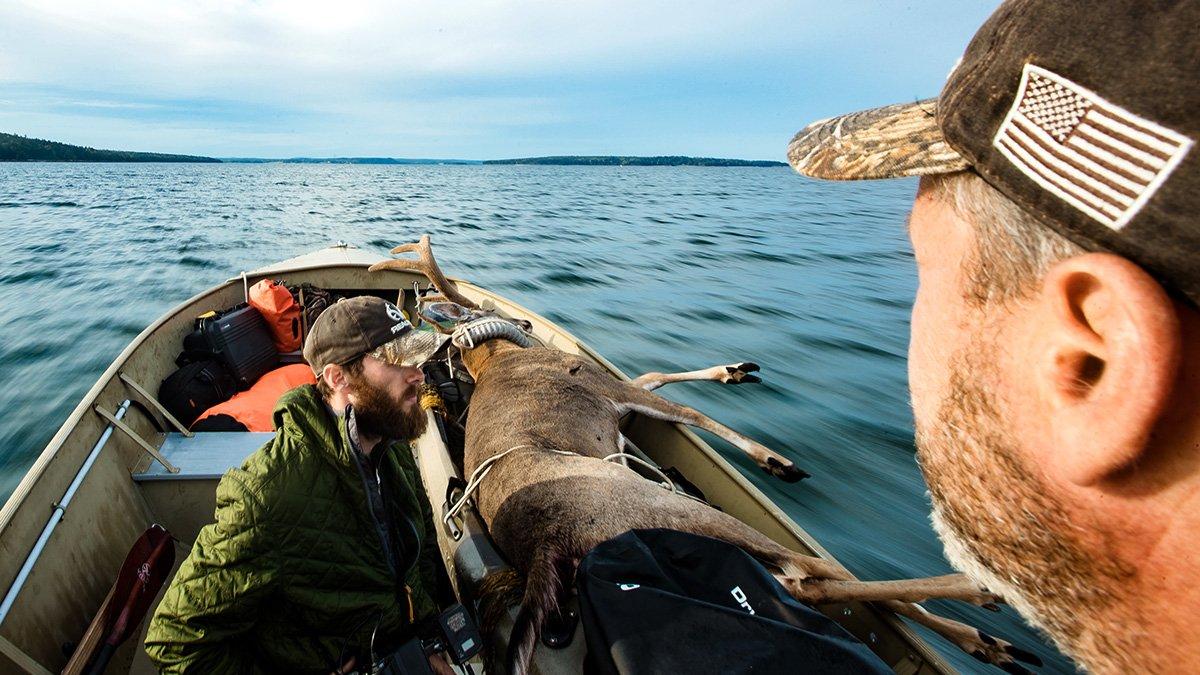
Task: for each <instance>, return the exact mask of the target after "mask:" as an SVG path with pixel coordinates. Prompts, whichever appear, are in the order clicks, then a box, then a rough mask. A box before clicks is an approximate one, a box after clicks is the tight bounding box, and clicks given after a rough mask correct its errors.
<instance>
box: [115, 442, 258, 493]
mask: <svg viewBox="0 0 1200 675" xmlns="http://www.w3.org/2000/svg"><path fill="white" fill-rule="evenodd" d="M274 436H275V432H273V431H261V432H260V431H202V432H198V433H195V434H192V435H191V436H190V437H189V436H184V435H183V434H181V433H177V432H172V433H169V434H167V438H166V440H165V441H163V444H162V447H160V448H159V449H158V451H159V452H160V453H162V455H163V457H165V458H166V459H167V461H168V462H170V463H172V464H174V465H175V466H177V467H179V473H171V472H169V471H167V470H166V469H165V468H163V465H162V464H159V463H158V462H151V464H150V466H149V467H148V468H147V469H146V470H145V471H144V472H142V473H135V474H133V480H135V481H137V482H139V483H145V482H151V481H167V480H218V479H220V478H221V476H223V475H225V472H226V471H228V470H229V469H232V468H234V467H238V466H241V465H242V462H243V461H245V459H246V457H247V456H248V455H250V453H252V452H254V451H255V450H257V449H259V448H261V447H262V446H263V445H264V444H265V443H266V442H267V441H269V440H271V439H272V438H273V437H274Z"/></svg>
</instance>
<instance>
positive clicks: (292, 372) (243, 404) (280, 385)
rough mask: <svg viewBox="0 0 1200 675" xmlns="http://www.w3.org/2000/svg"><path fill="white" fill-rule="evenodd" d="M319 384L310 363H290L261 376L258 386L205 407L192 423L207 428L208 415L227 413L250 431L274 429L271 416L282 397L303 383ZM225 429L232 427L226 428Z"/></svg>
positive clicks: (194, 425)
mask: <svg viewBox="0 0 1200 675" xmlns="http://www.w3.org/2000/svg"><path fill="white" fill-rule="evenodd" d="M316 383H317V378H316V377H315V376H314V375H313V371H312V368H310V367H309V366H308V364H305V363H293V364H292V365H290V366H283V367H282V368H276V369H275V370H272V371H271V372H269V373H267V374H266V375H263V376H262V377H260V378H258V381H257V382H255V383H254V386H252V387H250V388H249V389H247V390H246V391H242V392H238V393H236V394H234V395H233V398H231V399H229V400H228V401H225V402H224V403H218V404H216V405H214V406H213V407H211V408H209V409H208V410H205V411H204V412H203V413H202V414H201V415H200V417H199V418H197V419H196V421H195V422H193V423H192V428H193V429H195V430H198V431H204V430H205V429H204V427H205V425H202V424H201V422H202V421H203V420H204V419H205V418H211V417H215V416H217V415H225V416H226V417H230V418H232V419H233V420H234V421H235V422H237V425H239V426H242V427H245V428H246V431H274V430H275V425H274V422H273V420H272V419H271V413H272V411H274V410H275V404H276V403H277V402H278V401H279V397H281V396H283V395H284V394H285V393H287V392H288V391H290V390H292V389H295V388H296V387H299V386H301V385H304V384H316ZM210 424H211V421H210ZM222 430H225V431H228V430H230V429H229V428H228V427H222Z"/></svg>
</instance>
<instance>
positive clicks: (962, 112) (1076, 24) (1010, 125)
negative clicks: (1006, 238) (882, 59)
mask: <svg viewBox="0 0 1200 675" xmlns="http://www.w3.org/2000/svg"><path fill="white" fill-rule="evenodd" d="M1196 26H1200V0H1181V1H1179V2H1171V3H1147V2H1144V0H1107V1H1106V2H1102V3H1092V2H1081V1H1078V0H1008V1H1007V2H1004V3H1003V4H1002V5H1001V6H1000V7H999V8H998V9H997V10H996V12H995V13H994V14H992V16H991V17H989V18H988V20H987V21H986V22H985V23H984V25H983V26H982V27H981V28H980V29H979V32H978V33H976V34H975V37H974V38H973V39H972V40H971V43H970V45H969V46H968V47H967V50H966V52H965V53H964V54H963V57H962V59H961V60H960V62H959V64H958V65H957V66H956V67H955V68H954V70H953V71H952V72H951V74H950V76H949V78H948V79H947V81H946V85H945V87H944V88H943V89H942V92H941V95H940V96H939V97H938V98H937V99H929V100H925V101H917V102H914V103H907V104H901V105H892V106H887V107H884V108H877V109H875V110H868V111H865V112H858V113H852V114H849V115H843V116H841V117H835V118H831V119H827V120H822V121H820V122H815V123H813V124H810V125H809V126H807V127H805V128H804V129H803V130H802V131H800V132H799V133H798V134H796V136H795V138H793V139H792V141H791V144H790V145H789V146H788V160H789V161H790V163H791V164H792V166H793V167H794V168H795V169H796V171H798V172H800V173H802V174H804V175H807V176H812V177H814V178H825V179H834V180H851V179H861V178H892V177H899V176H919V175H927V174H942V173H949V172H953V171H959V170H963V169H968V168H969V169H971V170H972V171H974V172H976V173H977V174H979V175H980V176H981V177H982V178H983V179H984V180H986V181H987V182H988V183H989V184H991V185H992V186H993V187H995V188H996V189H997V190H999V191H1000V192H1001V193H1003V194H1004V195H1005V196H1006V197H1008V198H1009V199H1011V200H1012V201H1013V202H1015V203H1016V204H1017V205H1019V206H1020V207H1021V208H1023V209H1024V210H1025V211H1027V212H1028V213H1030V214H1031V215H1033V216H1034V217H1035V218H1037V219H1038V220H1039V221H1041V222H1042V223H1043V224H1045V225H1046V226H1048V227H1050V228H1052V229H1054V230H1056V231H1058V232H1059V233H1061V234H1062V235H1063V236H1065V237H1067V238H1068V239H1071V240H1073V241H1075V242H1077V243H1079V244H1081V245H1083V246H1085V247H1087V248H1092V249H1097V248H1098V249H1103V250H1109V251H1112V252H1115V253H1118V254H1119V255H1122V256H1124V257H1126V258H1129V259H1130V260H1133V261H1135V262H1137V263H1138V264H1139V265H1141V266H1142V267H1144V268H1145V269H1146V270H1147V271H1149V272H1151V273H1153V274H1154V275H1155V276H1156V277H1158V279H1159V280H1160V281H1161V282H1162V283H1163V284H1164V285H1165V286H1168V287H1170V288H1174V289H1175V290H1178V291H1180V292H1182V293H1183V294H1184V295H1186V296H1188V297H1189V298H1191V299H1192V300H1193V302H1200V267H1197V266H1195V264H1194V255H1195V253H1196V252H1197V251H1200V215H1198V214H1200V153H1198V152H1195V151H1193V150H1194V148H1193V146H1194V145H1195V139H1197V138H1200V86H1197V78H1196V72H1195V65H1196V64H1197V63H1200V31H1197V30H1196Z"/></svg>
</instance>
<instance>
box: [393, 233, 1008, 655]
mask: <svg viewBox="0 0 1200 675" xmlns="http://www.w3.org/2000/svg"><path fill="white" fill-rule="evenodd" d="M400 251H417V252H418V253H419V255H420V256H421V260H419V261H412V260H389V261H386V262H383V263H379V264H377V265H374V266H372V268H371V269H372V270H375V269H405V270H417V271H421V272H423V273H425V274H426V276H428V277H429V278H430V279H431V281H433V283H434V285H435V286H436V287H437V289H438V291H439V292H440V293H441V294H442V295H444V296H446V297H448V298H453V299H454V300H455V302H458V303H459V304H463V301H465V302H467V303H469V302H470V301H469V300H467V299H466V298H465V297H463V296H462V295H461V294H460V293H458V292H457V290H454V289H452V288H444V287H443V285H449V283H450V282H448V281H447V280H446V278H445V276H444V275H442V274H441V272H440V271H436V272H435V273H433V274H430V273H429V272H430V271H433V270H437V266H436V263H435V262H434V261H433V256H432V253H431V252H430V249H429V239H428V236H425V237H422V238H421V242H420V243H419V244H415V245H408V246H405V247H400V248H398V249H397V250H396V252H400ZM467 306H469V307H473V306H474V305H473V303H472V304H469V305H467ZM461 357H462V361H463V364H464V365H465V367H466V368H467V370H468V371H469V372H470V374H471V375H472V377H473V378H474V379H475V383H476V384H475V390H474V393H473V395H472V398H471V412H470V415H469V416H468V419H467V424H466V448H465V456H464V466H463V470H464V473H465V475H471V474H472V473H473V472H474V471H475V469H476V468H477V467H479V466H480V464H481V463H483V462H485V461H487V460H488V459H489V458H491V457H495V456H496V455H499V454H500V453H504V452H506V451H507V452H508V454H507V455H505V456H504V457H502V458H500V459H498V460H496V461H495V462H494V463H493V464H492V468H491V470H490V473H489V474H488V475H487V477H486V479H485V480H484V481H483V482H482V484H481V485H480V488H479V492H478V494H477V495H476V498H475V503H476V507H477V509H478V511H479V513H480V515H481V516H482V518H483V521H484V522H485V523H486V524H487V526H488V529H489V531H490V533H491V536H492V538H493V539H494V541H495V543H496V545H497V546H498V547H499V548H500V550H501V551H502V552H503V553H504V554H505V556H507V558H508V560H509V562H510V563H512V565H513V566H514V567H515V568H516V569H517V570H518V571H519V572H520V573H521V574H523V575H524V577H525V590H524V593H523V595H522V600H521V609H520V612H519V614H518V618H517V625H516V628H515V629H514V631H513V636H512V639H511V640H510V645H509V656H508V659H509V669H510V672H513V673H526V672H529V669H530V664H531V659H532V656H533V651H534V648H535V646H536V644H537V642H538V639H539V637H540V635H541V631H542V629H543V627H544V626H545V625H546V622H547V620H548V619H550V618H551V617H552V616H553V615H554V614H555V613H556V612H557V610H558V607H559V606H560V603H561V602H562V601H563V599H564V596H565V594H566V593H567V584H568V583H569V582H570V580H571V579H573V578H574V571H575V567H576V566H577V565H578V563H579V561H580V559H581V558H582V557H583V556H584V555H585V554H586V553H587V552H588V551H589V550H591V549H592V548H593V547H595V546H596V545H598V544H600V543H601V542H603V541H605V540H607V539H610V538H612V537H615V536H617V535H620V534H622V533H624V532H627V531H628V530H631V529H637V528H669V529H674V530H681V531H685V532H691V533H694V534H699V535H704V536H708V537H713V538H716V539H721V540H724V541H726V542H729V543H732V544H734V545H737V546H739V547H741V548H742V549H744V550H745V551H746V552H748V553H750V554H751V555H752V556H754V557H755V558H757V559H758V560H760V561H761V562H763V563H764V564H765V565H767V566H768V567H769V568H772V569H773V570H775V571H776V576H777V578H778V579H779V580H780V581H781V583H782V584H783V585H784V587H785V588H786V589H787V590H788V592H789V593H791V594H792V595H793V596H794V597H796V598H797V599H798V600H800V601H802V602H806V603H809V604H821V603H840V602H851V601H877V602H880V603H883V604H884V605H885V606H886V607H888V608H890V609H892V610H893V611H896V612H898V613H901V614H903V615H905V616H908V617H910V618H912V619H913V620H914V621H917V622H919V623H922V624H924V625H926V626H928V627H930V628H932V629H933V630H935V631H938V632H939V633H941V634H943V635H944V636H946V637H947V638H948V639H950V640H951V641H952V642H954V643H955V644H957V645H958V646H959V647H961V648H962V649H964V650H965V651H967V652H968V653H971V654H973V655H975V656H976V658H980V659H981V660H986V661H989V662H991V663H995V664H998V665H1002V666H1004V667H1005V668H1006V670H1012V669H1019V668H1020V667H1019V666H1016V664H1015V663H1014V662H1013V658H1014V657H1017V658H1021V659H1023V660H1026V659H1027V658H1028V657H1030V656H1031V655H1029V654H1028V653H1027V652H1024V651H1023V650H1019V649H1017V648H1016V647H1013V646H1011V645H1009V644H1008V643H1007V642H1004V641H1002V640H998V639H995V638H992V637H991V636H988V635H986V634H984V633H981V632H980V631H978V630H976V629H974V628H971V627H969V626H966V625H964V624H961V623H958V622H956V621H952V620H949V619H945V618H942V617H938V616H935V615H933V614H930V613H929V612H926V611H925V610H924V609H922V608H921V607H919V606H917V605H915V604H912V603H916V602H920V601H923V600H926V599H930V598H948V599H955V600H961V601H964V602H970V603H974V604H989V603H993V602H995V601H998V600H999V599H998V598H997V597H996V596H994V595H992V594H991V593H989V592H988V591H987V590H985V589H981V588H979V587H978V586H976V585H974V584H973V583H971V582H970V581H969V580H968V579H967V578H966V577H965V576H963V575H960V574H951V575H945V576H940V577H932V578H927V579H910V580H902V581H883V582H864V581H858V580H856V579H854V578H853V577H852V576H851V575H850V574H849V573H848V572H847V571H846V570H844V569H843V568H841V567H840V566H838V565H836V564H835V563H832V562H830V561H827V560H824V559H822V558H817V557H813V556H807V555H802V554H800V553H797V552H795V551H791V550H789V549H787V548H785V547H783V546H781V545H780V544H778V543H776V542H775V541H773V540H771V539H769V538H768V537H766V536H765V535H763V534H761V533H759V532H758V531H756V530H754V529H753V528H751V527H749V526H748V525H746V524H745V523H742V522H741V521H739V520H737V519H736V518H733V517H732V516H729V515H727V514H725V513H722V512H721V511H718V510H716V509H714V508H712V507H709V506H707V505H705V504H703V503H701V502H699V501H696V500H694V499H690V498H687V497H684V496H681V495H678V494H675V493H673V492H671V491H668V490H664V489H663V488H662V487H661V486H660V485H658V484H657V483H655V482H652V481H649V480H646V479H645V478H643V477H642V476H641V475H639V474H638V473H636V472H635V471H633V470H632V469H630V468H628V467H626V466H622V465H620V464H616V463H613V462H610V461H604V459H603V458H605V457H607V456H609V455H612V454H614V453H616V452H618V451H619V449H620V448H622V447H623V437H622V436H621V432H620V429H619V426H618V425H619V422H620V419H621V417H622V415H624V414H625V413H627V412H630V411H635V412H637V413H638V414H641V415H645V416H647V417H651V418H654V419H660V420H666V421H670V422H679V423H684V424H689V425H692V426H696V427H699V428H702V429H705V430H707V431H710V432H712V433H714V434H716V435H718V436H720V437H721V438H724V439H725V440H727V441H729V442H730V443H732V444H733V445H734V446H735V447H737V448H738V449H740V450H741V451H742V452H745V453H746V454H747V455H749V456H750V457H751V458H753V459H754V461H755V462H756V463H757V464H758V466H759V467H760V468H762V469H763V470H764V471H766V472H767V473H769V474H771V475H773V476H776V477H778V478H780V479H783V480H785V481H789V482H795V481H797V480H800V479H801V478H804V477H807V475H808V474H806V473H804V472H803V471H801V470H800V469H799V468H797V467H796V466H795V465H794V464H793V462H792V461H791V460H789V459H787V458H785V457H783V456H781V455H779V454H778V453H776V452H774V451H772V450H770V449H769V448H766V447H765V446H763V445H761V444H759V443H757V442H755V441H753V440H751V439H749V438H746V437H745V436H743V435H742V434H739V433H738V432H736V431H734V430H732V429H730V428H728V427H726V426H724V425H722V424H720V423H718V422H715V421H714V420H712V419H710V418H708V417H706V416H705V415H703V414H701V413H699V412H697V411H695V410H693V409H692V408H689V407H687V406H683V405H680V404H678V403H673V402H671V401H668V400H666V399H664V398H661V397H659V396H658V395H657V394H654V393H652V392H651V391H650V390H651V389H654V388H656V387H658V386H660V385H662V384H665V383H667V382H675V381H687V380H697V379H707V380H714V381H719V382H726V383H730V384H738V383H742V382H756V381H759V379H758V377H757V376H754V375H750V373H751V372H756V371H758V366H757V365H755V364H753V363H742V364H731V365H728V366H717V367H714V368H710V369H705V370H701V371H692V372H689V373H678V374H674V375H665V374H662V373H648V374H646V375H643V376H641V377H639V378H637V379H635V380H633V381H630V382H623V381H620V380H618V379H616V378H614V377H613V376H612V375H611V374H610V373H609V372H607V371H605V370H603V369H601V368H600V367H598V366H596V365H595V364H593V363H592V362H590V361H589V360H587V359H585V358H581V357H578V356H574V355H571V354H567V353H565V352H561V351H559V350H556V349H550V348H542V347H530V348H521V347H519V346H517V345H516V344H514V343H512V342H508V341H506V340H502V339H495V340H490V341H487V342H484V343H482V344H480V345H477V346H475V347H474V348H471V349H462V350H461ZM1012 672H1017V671H1016V670H1012Z"/></svg>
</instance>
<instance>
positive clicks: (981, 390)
mask: <svg viewBox="0 0 1200 675" xmlns="http://www.w3.org/2000/svg"><path fill="white" fill-rule="evenodd" d="M995 353H996V348H995V345H994V344H991V343H989V342H988V340H987V338H984V337H983V336H979V335H977V336H975V340H974V341H973V344H971V345H969V346H968V347H967V348H965V349H963V350H961V351H960V352H959V353H957V354H955V355H954V357H953V358H952V359H951V363H950V364H949V365H950V383H949V392H948V395H947V396H946V398H945V399H944V400H943V401H942V403H941V405H940V407H939V410H938V414H937V419H936V420H935V421H934V424H933V425H932V426H930V425H929V424H927V423H923V421H922V420H918V423H917V446H918V458H919V461H920V464H921V469H922V472H923V473H924V474H925V480H926V483H927V484H928V485H929V493H930V498H931V501H932V503H933V510H932V516H931V518H932V522H933V528H934V530H935V531H936V532H937V534H938V536H939V537H940V538H941V540H942V543H943V546H944V547H945V554H946V558H947V559H948V560H949V561H950V563H951V564H952V565H953V566H954V567H955V568H956V569H958V570H959V571H961V572H963V573H964V574H966V575H967V576H969V577H970V578H971V579H973V580H975V581H976V582H978V583H980V584H982V585H984V586H986V587H987V588H989V589H990V590H992V591H993V592H996V593H999V594H1000V595H1001V596H1003V597H1004V598H1005V600H1006V601H1007V602H1008V603H1009V604H1010V605H1012V606H1013V608H1014V609H1016V610H1017V611H1018V612H1019V613H1020V614H1021V615H1022V616H1023V617H1024V618H1025V619H1026V620H1028V621H1029V622H1030V623H1031V624H1033V625H1034V626H1036V627H1037V628H1039V629H1041V630H1042V631H1044V632H1045V633H1046V634H1047V635H1049V636H1050V637H1051V639H1052V640H1053V641H1054V642H1055V644H1057V645H1058V647H1059V649H1061V650H1062V651H1063V652H1065V653H1067V654H1069V655H1071V656H1072V657H1073V658H1075V659H1076V660H1077V661H1079V662H1080V663H1081V664H1083V665H1085V666H1086V667H1088V668H1090V669H1092V670H1095V671H1097V672H1130V671H1129V668H1131V667H1136V666H1137V665H1138V664H1136V663H1134V662H1133V661H1132V658H1131V657H1132V652H1133V646H1134V645H1135V644H1136V643H1137V642H1138V641H1139V637H1140V635H1141V633H1140V631H1138V630H1137V627H1136V626H1130V625H1128V623H1127V622H1126V623H1121V622H1119V621H1117V620H1115V619H1114V617H1113V616H1112V611H1111V608H1112V606H1113V605H1114V604H1115V602H1116V600H1117V593H1116V592H1115V590H1114V589H1119V588H1121V584H1122V583H1127V582H1128V580H1129V579H1130V577H1131V576H1132V575H1133V574H1134V572H1133V570H1131V569H1130V568H1129V567H1128V566H1126V565H1124V564H1122V563H1120V562H1119V561H1117V560H1116V559H1115V557H1108V556H1105V555H1104V553H1103V552H1092V551H1089V550H1088V549H1087V548H1085V547H1084V546H1083V545H1082V544H1081V542H1080V541H1079V538H1078V533H1079V532H1081V531H1082V528H1081V527H1080V525H1079V524H1078V523H1076V522H1074V521H1073V520H1072V519H1071V518H1070V516H1069V515H1068V512H1067V510H1066V509H1065V508H1064V506H1063V504H1062V503H1061V502H1060V501H1059V500H1058V499H1057V498H1056V497H1055V496H1054V494H1053V493H1052V492H1051V491H1050V490H1049V489H1048V488H1047V486H1046V484H1045V481H1044V480H1043V479H1042V477H1041V473H1040V472H1039V471H1038V470H1037V469H1036V467H1033V468H1032V469H1031V468H1030V467H1027V466H1025V465H1024V463H1023V462H1022V461H1021V460H1020V456H1019V453H1018V447H1019V445H1018V444H1017V442H1016V439H1015V438H1014V437H1013V435H1012V433H1011V432H1010V431H1009V429H1008V427H1007V426H1006V425H1005V424H1004V421H1003V416H1002V414H1001V406H1000V404H999V402H998V401H997V400H996V398H995V396H993V395H992V394H991V392H990V387H989V386H988V385H989V383H991V382H995V381H996V375H997V374H996V368H995V365H994V364H995V359H994V357H995ZM1141 665H1143V666H1144V665H1145V664H1141ZM1135 669H1136V668H1135Z"/></svg>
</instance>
